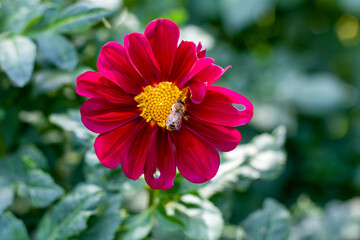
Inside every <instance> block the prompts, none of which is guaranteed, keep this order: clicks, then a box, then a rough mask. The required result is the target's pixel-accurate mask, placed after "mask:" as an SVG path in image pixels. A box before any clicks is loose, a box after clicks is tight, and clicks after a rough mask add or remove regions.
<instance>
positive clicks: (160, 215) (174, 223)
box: [155, 204, 185, 232]
mask: <svg viewBox="0 0 360 240" xmlns="http://www.w3.org/2000/svg"><path fill="white" fill-rule="evenodd" d="M155 216H156V220H157V221H158V224H159V226H160V227H161V228H163V229H164V230H166V231H171V232H172V231H179V230H183V229H184V226H185V225H184V223H183V222H182V220H181V219H180V218H179V217H177V216H176V215H169V214H167V212H166V209H165V208H164V206H163V205H161V204H159V205H158V207H157V208H156V212H155Z"/></svg>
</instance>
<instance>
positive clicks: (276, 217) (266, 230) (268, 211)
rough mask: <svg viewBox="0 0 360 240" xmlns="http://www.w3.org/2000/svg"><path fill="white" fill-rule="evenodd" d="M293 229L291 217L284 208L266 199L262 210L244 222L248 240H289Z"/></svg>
mask: <svg viewBox="0 0 360 240" xmlns="http://www.w3.org/2000/svg"><path fill="white" fill-rule="evenodd" d="M290 229H291V217H290V214H289V212H288V211H287V210H286V208H285V207H284V206H282V205H281V204H280V203H278V202H276V201H275V200H272V199H266V200H265V203H264V207H263V209H262V210H258V211H255V212H254V213H252V214H250V216H248V217H247V218H246V219H245V221H244V231H245V236H246V239H249V240H263V239H266V240H287V239H289V235H290Z"/></svg>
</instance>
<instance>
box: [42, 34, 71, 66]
mask: <svg viewBox="0 0 360 240" xmlns="http://www.w3.org/2000/svg"><path fill="white" fill-rule="evenodd" d="M35 40H36V42H37V43H38V45H39V48H40V50H41V52H42V53H43V54H44V56H45V57H47V58H48V59H49V60H50V61H51V62H52V63H54V64H55V65H56V66H57V67H59V68H61V69H63V70H68V71H71V70H73V69H74V68H75V66H76V64H77V62H78V58H77V54H76V51H75V48H74V47H73V45H72V44H71V43H70V42H69V41H68V40H67V39H66V38H64V37H63V36H61V35H58V34H56V33H53V32H45V33H41V34H38V35H36V36H35Z"/></svg>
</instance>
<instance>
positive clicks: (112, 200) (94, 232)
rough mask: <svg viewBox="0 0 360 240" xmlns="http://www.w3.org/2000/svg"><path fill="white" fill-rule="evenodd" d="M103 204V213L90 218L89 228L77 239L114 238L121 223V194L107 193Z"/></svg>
mask: <svg viewBox="0 0 360 240" xmlns="http://www.w3.org/2000/svg"><path fill="white" fill-rule="evenodd" d="M104 199H105V204H104V206H103V209H102V211H103V213H102V214H101V215H100V216H94V217H92V218H91V219H90V220H89V223H88V228H87V229H86V230H85V231H84V232H82V233H81V234H80V236H79V237H76V238H75V239H76V240H99V239H101V240H112V239H114V237H115V233H116V231H117V229H118V228H119V226H120V224H121V214H120V211H119V208H120V203H121V195H120V194H107V195H106V196H105V197H104Z"/></svg>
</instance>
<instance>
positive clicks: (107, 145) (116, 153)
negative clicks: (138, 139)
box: [94, 118, 141, 168]
mask: <svg viewBox="0 0 360 240" xmlns="http://www.w3.org/2000/svg"><path fill="white" fill-rule="evenodd" d="M140 122H141V119H140V118H138V119H135V120H134V121H131V122H129V123H128V124H125V125H123V126H121V127H119V128H116V129H114V130H112V131H111V132H107V133H102V134H100V135H99V136H98V137H97V138H96V140H95V144H94V148H95V153H96V155H97V157H98V158H99V160H100V162H101V163H102V165H104V166H105V167H107V168H115V167H117V166H118V165H119V163H120V162H121V160H122V157H123V155H124V154H123V152H122V149H123V146H124V143H125V142H126V140H127V139H128V138H129V137H130V136H131V135H132V132H133V129H135V128H136V126H137V125H138V124H139V123H140Z"/></svg>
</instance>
